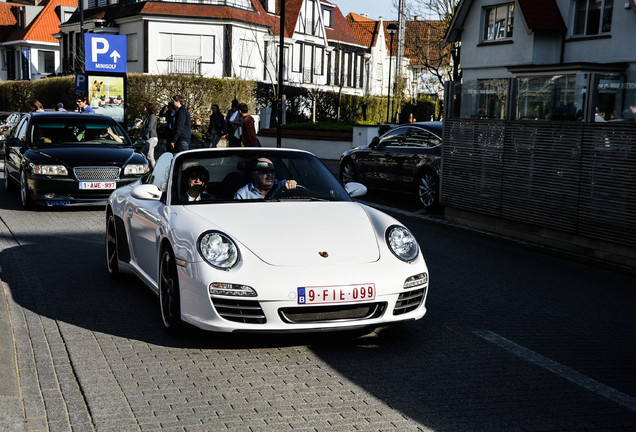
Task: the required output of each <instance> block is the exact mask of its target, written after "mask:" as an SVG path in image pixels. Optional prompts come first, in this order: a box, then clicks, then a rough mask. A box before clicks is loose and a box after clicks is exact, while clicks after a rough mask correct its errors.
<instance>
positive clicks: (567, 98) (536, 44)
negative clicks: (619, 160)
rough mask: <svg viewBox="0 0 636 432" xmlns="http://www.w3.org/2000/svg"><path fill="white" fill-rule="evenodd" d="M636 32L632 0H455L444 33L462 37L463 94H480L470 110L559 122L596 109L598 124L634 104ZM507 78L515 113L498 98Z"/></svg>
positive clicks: (454, 38) (635, 3) (452, 37)
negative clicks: (514, 93)
mask: <svg viewBox="0 0 636 432" xmlns="http://www.w3.org/2000/svg"><path fill="white" fill-rule="evenodd" d="M635 37H636V1H635V0H595V1H592V0H587V1H585V0H516V1H509V0H508V1H506V0H461V1H460V2H459V4H458V6H457V9H456V13H455V16H454V18H453V21H452V23H451V25H450V27H449V29H448V32H447V34H446V38H447V40H449V41H461V69H462V73H463V91H464V93H465V94H466V95H467V96H468V97H470V95H471V94H473V95H474V94H478V93H480V94H481V97H480V100H477V99H475V102H474V104H473V106H472V107H470V108H469V109H470V110H472V111H473V115H475V113H476V110H484V111H485V114H486V115H487V116H488V117H491V118H504V117H505V116H508V118H512V117H514V118H517V119H524V118H533V119H534V118H536V119H561V120H563V119H575V118H578V117H579V115H580V116H581V117H582V116H583V115H585V116H586V117H588V118H589V117H590V115H589V113H591V114H592V116H594V113H593V112H592V111H593V110H596V114H597V115H596V119H597V121H604V120H615V119H618V117H620V116H621V114H622V113H623V112H624V111H625V110H627V109H629V107H630V105H634V106H635V107H636V44H634V39H635ZM510 78H515V79H517V80H518V92H519V97H518V99H519V103H518V108H517V112H516V114H514V113H513V114H514V115H511V114H510V113H508V114H506V113H505V112H504V111H503V108H502V107H503V106H504V105H503V104H502V103H501V102H500V101H499V102H498V100H500V99H501V96H502V95H503V94H504V93H505V90H506V89H505V87H506V86H507V85H508V84H507V81H506V80H508V79H510ZM471 83H472V84H471ZM471 85H475V86H477V87H478V89H476V90H473V91H466V90H467V88H468V87H469V86H471ZM488 94H490V96H489V95H488ZM586 94H594V99H590V98H587V99H586V98H585V95H586ZM550 98H551V99H552V100H551V101H550ZM464 102H465V101H464ZM550 102H551V103H552V105H551V106H550ZM556 104H559V105H560V106H561V107H557V106H555V105H556ZM469 105H470V104H466V103H463V106H464V107H466V106H469ZM581 111H582V112H581ZM579 112H581V114H579ZM468 114H469V112H464V113H462V115H463V116H467V115H468Z"/></svg>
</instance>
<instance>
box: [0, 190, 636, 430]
mask: <svg viewBox="0 0 636 432" xmlns="http://www.w3.org/2000/svg"><path fill="white" fill-rule="evenodd" d="M371 198H373V196H371ZM384 204H385V205H386V203H384ZM396 216H397V217H398V218H399V219H401V220H402V221H403V222H404V223H405V224H406V225H407V226H408V227H409V228H410V229H411V230H412V231H413V232H414V233H415V234H416V236H417V238H418V241H419V242H420V245H421V248H422V251H423V253H424V256H425V257H426V259H427V262H428V265H429V269H430V280H431V283H430V294H429V298H428V302H427V306H428V310H429V312H428V313H427V315H426V316H425V317H424V318H423V319H422V320H420V321H417V322H411V323H407V324H404V325H401V326H398V327H392V328H388V329H382V330H378V331H376V332H374V333H372V334H370V335H367V336H363V337H355V335H347V334H329V335H273V336H263V335H260V336H249V335H218V334H210V333H205V332H202V331H198V330H194V329H193V330H192V331H191V332H190V333H189V334H188V335H187V336H185V337H183V338H180V339H177V338H173V337H170V336H168V335H166V334H165V333H164V332H163V330H162V326H161V323H160V315H159V306H158V301H157V298H156V297H155V296H154V295H153V294H152V293H150V292H149V291H148V290H147V289H146V288H144V287H143V286H142V285H141V283H140V282H138V281H137V280H135V279H133V278H126V279H124V280H122V281H112V280H110V279H109V278H108V276H107V274H106V270H105V257H104V248H105V245H104V214H103V211H102V209H91V208H80V209H55V210H44V211H34V212H27V211H24V210H22V209H20V208H19V205H18V196H17V194H9V195H7V194H5V193H4V192H1V191H0V250H1V253H0V279H1V280H2V290H0V291H1V294H3V295H0V300H2V301H0V347H2V348H1V349H0V355H1V356H2V358H1V361H2V363H4V364H3V365H0V366H3V367H2V368H0V412H1V413H2V414H1V415H0V417H1V418H0V430H2V431H4V430H16V431H22V430H29V431H67V430H73V431H93V430H96V431H118V432H119V431H155V430H168V431H225V430H228V431H286V430H289V431H338V432H342V431H436V432H453V431H504V432H505V431H598V432H600V431H603V432H608V431H636V373H635V370H634V365H635V364H636V332H635V331H634V329H635V328H636V313H634V312H635V311H636V275H635V274H631V273H624V272H620V271H617V270H613V269H608V268H602V267H597V266H596V265H594V264H591V263H586V262H580V261H575V260H572V259H569V258H567V257H560V256H557V255H553V254H550V253H547V252H546V251H542V250H533V249H531V248H527V247H525V246H524V245H519V244H516V243H513V242H509V241H505V240H502V239H497V238H492V237H488V236H484V235H481V234H479V233H474V232H469V231H465V230H462V229H458V228H455V227H452V226H449V225H446V224H444V223H442V222H441V221H440V220H439V218H438V217H437V216H436V215H428V214H424V213H422V212H413V211H412V209H411V207H410V204H405V205H404V207H403V208H402V210H401V211H400V212H398V213H396ZM12 339H14V340H15V351H12V349H10V348H7V347H12V345H11V342H12ZM11 354H14V355H15V359H16V361H15V363H13V362H12V360H13V359H12V358H11V357H12V356H11ZM12 364H13V365H15V366H17V367H16V368H14V369H15V371H16V372H15V374H14V375H13V378H12V375H11V365H12ZM22 409H23V411H22ZM23 418H24V419H25V421H26V422H25V423H24V424H23V423H22V419H23Z"/></svg>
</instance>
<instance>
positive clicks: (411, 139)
mask: <svg viewBox="0 0 636 432" xmlns="http://www.w3.org/2000/svg"><path fill="white" fill-rule="evenodd" d="M404 145H407V146H411V147H423V148H433V147H437V146H439V145H442V140H440V139H439V138H438V137H436V136H435V135H433V134H432V133H431V132H429V131H426V130H424V129H420V128H415V127H413V128H410V130H409V132H408V134H407V135H406V139H405V140H404Z"/></svg>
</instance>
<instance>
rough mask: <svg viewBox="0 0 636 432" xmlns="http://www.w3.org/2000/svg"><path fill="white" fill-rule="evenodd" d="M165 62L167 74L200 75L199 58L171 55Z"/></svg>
mask: <svg viewBox="0 0 636 432" xmlns="http://www.w3.org/2000/svg"><path fill="white" fill-rule="evenodd" d="M166 61H167V62H168V73H171V74H189V75H201V57H192V56H180V55H171V56H170V57H168V58H167V59H166Z"/></svg>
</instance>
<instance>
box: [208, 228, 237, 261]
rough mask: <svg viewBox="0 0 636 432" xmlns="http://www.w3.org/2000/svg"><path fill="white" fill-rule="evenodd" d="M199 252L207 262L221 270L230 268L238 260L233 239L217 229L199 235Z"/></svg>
mask: <svg viewBox="0 0 636 432" xmlns="http://www.w3.org/2000/svg"><path fill="white" fill-rule="evenodd" d="M199 253H200V254H201V256H202V257H203V259H204V260H205V261H206V262H207V263H208V264H210V265H211V266H212V267H214V268H218V269H221V270H229V269H231V268H232V267H234V266H235V265H236V263H238V260H239V251H238V247H236V244H235V243H234V241H233V240H232V239H231V238H229V237H228V236H227V235H225V234H223V233H221V232H219V231H208V232H206V233H203V234H202V235H201V237H199Z"/></svg>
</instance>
